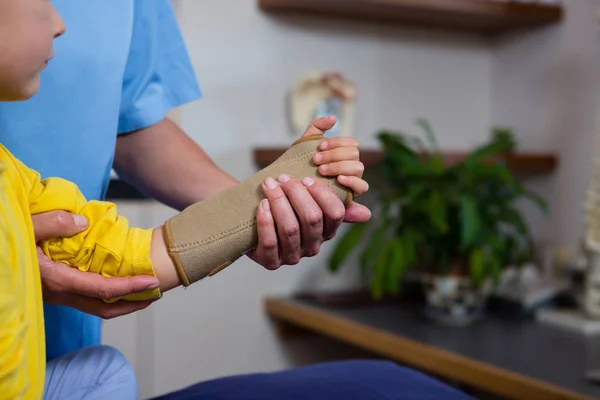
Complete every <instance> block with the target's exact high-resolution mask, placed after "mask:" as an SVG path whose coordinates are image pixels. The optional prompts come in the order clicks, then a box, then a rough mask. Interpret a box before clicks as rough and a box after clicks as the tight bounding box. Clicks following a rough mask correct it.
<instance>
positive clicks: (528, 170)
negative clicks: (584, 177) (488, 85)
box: [254, 147, 558, 175]
mask: <svg viewBox="0 0 600 400" xmlns="http://www.w3.org/2000/svg"><path fill="white" fill-rule="evenodd" d="M285 150H286V149H285V148H273V147H258V148H255V149H254V163H255V164H256V165H257V166H258V167H259V168H264V167H266V166H267V165H269V164H271V163H272V162H273V161H275V160H276V159H277V158H278V157H279V156H281V155H282V154H283V152H284V151H285ZM360 155H361V161H362V162H363V164H364V165H365V168H373V167H375V166H376V165H377V164H378V163H379V162H380V161H381V159H382V157H383V153H382V152H381V151H380V150H363V149H361V151H360ZM466 155H467V153H461V152H446V153H444V159H445V161H446V164H447V165H450V164H453V163H456V162H458V161H460V160H462V159H464V157H465V156H466ZM503 159H504V160H505V161H506V163H507V165H508V167H509V168H510V169H511V170H512V171H514V172H515V173H524V174H533V175H535V174H545V173H550V172H552V171H554V169H555V168H556V166H557V165H558V160H557V157H556V156H555V155H553V154H547V153H515V154H510V155H507V156H505V157H503ZM496 160H497V159H496ZM492 161H495V160H494V159H490V162H492Z"/></svg>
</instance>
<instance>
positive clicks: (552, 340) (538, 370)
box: [265, 298, 600, 400]
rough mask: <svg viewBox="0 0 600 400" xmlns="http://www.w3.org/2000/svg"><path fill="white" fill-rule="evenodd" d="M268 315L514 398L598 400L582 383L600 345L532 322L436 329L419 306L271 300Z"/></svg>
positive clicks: (598, 358)
mask: <svg viewBox="0 0 600 400" xmlns="http://www.w3.org/2000/svg"><path fill="white" fill-rule="evenodd" d="M265 307H266V312H267V313H268V315H269V316H270V317H271V318H272V319H273V320H274V321H275V322H277V323H278V324H282V326H283V327H285V326H288V327H290V326H291V327H295V328H301V329H302V330H307V331H311V332H313V333H317V334H320V335H324V336H327V337H330V338H333V339H335V340H339V341H341V342H344V343H346V344H350V345H354V346H357V347H359V348H361V349H364V350H368V351H371V352H373V353H375V354H378V355H380V356H383V357H385V358H388V359H391V360H395V361H397V362H399V363H401V364H404V365H408V366H412V367H414V368H418V369H420V370H423V371H425V372H429V373H432V374H434V375H438V376H441V377H445V378H447V379H451V380H455V381H458V382H461V383H463V384H466V385H468V386H472V387H475V388H478V389H482V390H484V391H486V392H489V393H492V394H496V395H500V396H505V397H508V398H513V399H524V400H532V399H544V400H554V399H593V398H596V399H598V398H600V385H596V384H593V383H591V382H589V381H587V380H585V378H584V374H585V372H586V371H587V370H589V369H592V368H600V338H599V337H593V338H586V337H584V336H581V335H578V334H576V333H571V332H565V331H562V330H559V329H557V328H553V327H548V326H543V325H539V324H537V323H536V322H534V321H530V320H519V321H516V320H510V319H505V318H498V317H492V316H489V317H486V318H484V319H482V320H481V321H479V322H477V323H476V324H474V325H472V326H469V327H448V326H442V325H437V324H435V323H433V322H432V321H429V320H427V319H425V318H424V317H423V314H422V311H421V308H420V307H415V306H404V305H402V306H401V305H384V306H372V307H332V306H324V305H321V304H319V303H317V302H315V301H310V300H299V299H291V298H290V299H286V298H268V299H266V302H265Z"/></svg>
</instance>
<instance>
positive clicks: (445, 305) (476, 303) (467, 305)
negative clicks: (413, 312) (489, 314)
mask: <svg viewBox="0 0 600 400" xmlns="http://www.w3.org/2000/svg"><path fill="white" fill-rule="evenodd" d="M424 285H425V298H426V306H425V314H426V315H427V316H428V317H429V318H431V319H432V320H434V321H436V322H439V323H442V324H444V325H453V326H464V325H469V324H471V323H472V322H473V321H475V320H477V319H478V318H480V317H481V316H482V315H483V312H484V307H485V302H486V300H487V297H488V290H486V287H477V286H476V285H475V284H474V283H473V281H471V279H469V278H466V277H462V276H440V275H429V276H427V277H425V278H424Z"/></svg>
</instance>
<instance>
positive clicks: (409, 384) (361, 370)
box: [154, 361, 473, 400]
mask: <svg viewBox="0 0 600 400" xmlns="http://www.w3.org/2000/svg"><path fill="white" fill-rule="evenodd" d="M190 399H203V400H259V399H260V400H271V399H273V400H275V399H277V400H331V399H344V400H355V399H356V400H473V399H472V398H471V397H469V396H467V395H466V394H463V393H461V392H460V391H458V390H456V389H454V388H452V387H450V386H446V385H445V384H443V383H441V382H439V381H437V380H435V379H432V378H430V377H429V376H427V375H424V374H422V373H420V372H417V371H414V370H412V369H409V368H404V367H400V366H398V365H396V364H395V363H393V362H389V361H342V362H328V363H322V364H316V365H311V366H307V367H300V368H295V369H291V370H286V371H282V372H275V373H258V374H248V375H238V376H231V377H226V378H220V379H215V380H211V381H207V382H202V383H198V384H195V385H193V386H190V387H187V388H185V389H182V390H179V391H177V392H173V393H169V394H166V395H164V396H159V397H157V398H155V399H154V400H190Z"/></svg>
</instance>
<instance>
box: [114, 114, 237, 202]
mask: <svg viewBox="0 0 600 400" xmlns="http://www.w3.org/2000/svg"><path fill="white" fill-rule="evenodd" d="M114 168H115V171H116V172H117V173H118V174H119V177H120V178H121V179H123V180H124V181H126V182H128V183H130V184H132V185H134V186H135V187H137V188H138V189H139V190H140V191H142V192H143V193H144V194H146V195H148V196H150V197H152V198H154V199H156V200H158V201H160V202H162V203H164V204H166V205H168V206H170V207H173V208H175V209H178V210H182V209H184V208H185V207H187V206H189V205H191V204H193V203H195V202H197V201H200V200H203V199H206V198H209V197H212V196H214V195H215V194H217V193H219V192H220V191H222V190H225V189H227V188H228V187H230V186H233V185H235V184H236V183H237V180H236V179H235V178H233V177H232V176H230V175H228V174H227V173H225V172H224V171H223V170H222V169H220V168H219V167H218V166H217V165H215V163H214V162H213V161H212V160H211V159H210V158H209V157H208V155H206V153H205V152H204V151H203V150H202V149H201V148H200V147H199V146H198V145H197V144H196V143H195V142H194V141H193V140H192V139H190V138H189V137H188V136H187V135H186V134H185V132H183V131H182V130H181V128H179V126H177V125H176V124H175V123H174V122H173V121H171V120H169V119H168V118H165V119H164V120H162V121H160V122H158V123H157V124H155V125H152V126H150V127H148V128H144V129H140V130H138V131H135V132H131V133H128V134H126V135H120V136H119V137H118V139H117V146H116V151H115V161H114Z"/></svg>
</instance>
